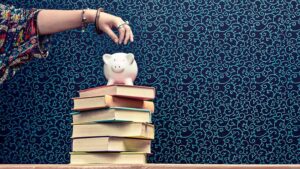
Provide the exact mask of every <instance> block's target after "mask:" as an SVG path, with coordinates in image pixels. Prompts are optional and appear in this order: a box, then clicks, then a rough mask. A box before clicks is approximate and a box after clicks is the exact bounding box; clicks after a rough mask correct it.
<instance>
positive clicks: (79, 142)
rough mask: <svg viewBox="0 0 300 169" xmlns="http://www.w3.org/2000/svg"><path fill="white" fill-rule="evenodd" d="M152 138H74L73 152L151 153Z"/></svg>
mask: <svg viewBox="0 0 300 169" xmlns="http://www.w3.org/2000/svg"><path fill="white" fill-rule="evenodd" d="M150 149H151V140H147V139H134V138H122V137H93V138H77V139H73V148H72V150H73V152H76V151H83V152H123V151H127V152H144V153H151V150H150Z"/></svg>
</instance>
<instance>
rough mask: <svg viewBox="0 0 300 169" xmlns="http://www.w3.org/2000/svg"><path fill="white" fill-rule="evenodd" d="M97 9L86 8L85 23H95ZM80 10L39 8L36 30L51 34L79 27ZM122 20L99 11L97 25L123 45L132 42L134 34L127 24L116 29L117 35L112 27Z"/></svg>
mask: <svg viewBox="0 0 300 169" xmlns="http://www.w3.org/2000/svg"><path fill="white" fill-rule="evenodd" d="M96 12H97V10H93V9H87V10H85V15H86V18H87V23H93V24H94V23H95V17H96ZM81 18H82V10H47V9H44V10H41V11H40V12H39V14H38V17H37V24H38V30H39V33H40V34H41V35H45V34H53V33H57V32H62V31H65V30H69V29H75V28H80V27H81V26H82V20H81ZM123 23H124V21H123V20H122V19H121V18H120V17H117V16H114V15H111V14H109V13H106V12H101V13H100V17H99V21H98V24H99V25H98V26H99V28H100V29H101V30H102V31H103V32H105V33H106V34H108V36H109V37H110V38H111V39H112V40H113V41H114V42H115V43H119V44H121V43H124V44H125V45H126V44H127V43H128V42H129V41H130V42H133V40H134V36H133V33H132V30H131V28H130V26H129V25H126V24H125V25H124V26H123V28H122V29H118V32H119V36H117V35H116V34H115V33H114V32H113V29H114V28H117V27H118V26H119V25H120V24H123Z"/></svg>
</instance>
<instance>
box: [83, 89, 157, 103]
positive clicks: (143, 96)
mask: <svg viewBox="0 0 300 169" xmlns="http://www.w3.org/2000/svg"><path fill="white" fill-rule="evenodd" d="M103 95H110V96H118V97H126V98H132V99H138V100H153V99H154V98H155V88H154V87H148V86H128V85H108V86H99V87H94V88H89V89H85V90H79V97H81V98H84V97H95V96H103Z"/></svg>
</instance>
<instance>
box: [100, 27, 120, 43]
mask: <svg viewBox="0 0 300 169" xmlns="http://www.w3.org/2000/svg"><path fill="white" fill-rule="evenodd" d="M102 31H103V32H105V33H106V34H107V35H108V36H109V37H110V38H111V39H112V40H113V41H114V42H115V43H118V41H119V38H118V36H117V35H116V34H115V33H114V32H113V31H112V30H111V28H110V27H109V26H106V27H104V28H103V29H102Z"/></svg>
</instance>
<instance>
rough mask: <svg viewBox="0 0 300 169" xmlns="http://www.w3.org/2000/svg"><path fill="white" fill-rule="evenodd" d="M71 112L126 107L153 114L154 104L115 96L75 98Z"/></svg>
mask: <svg viewBox="0 0 300 169" xmlns="http://www.w3.org/2000/svg"><path fill="white" fill-rule="evenodd" d="M73 101H74V108H73V110H77V111H85V110H94V109H101V108H109V107H128V108H139V109H146V110H149V111H150V112H152V113H153V112H154V103H153V102H151V101H144V100H135V99H128V98H123V97H115V96H109V95H104V96H95V97H76V98H73Z"/></svg>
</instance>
